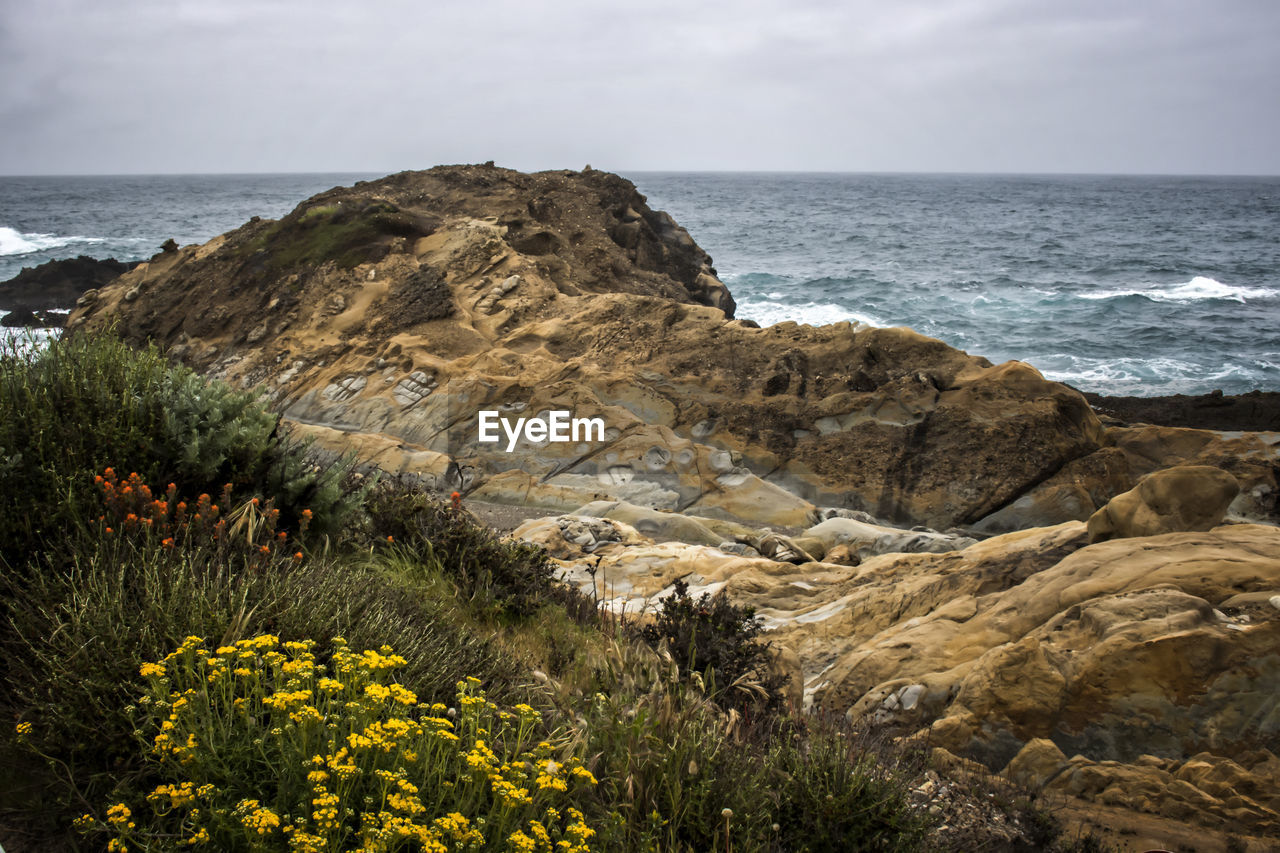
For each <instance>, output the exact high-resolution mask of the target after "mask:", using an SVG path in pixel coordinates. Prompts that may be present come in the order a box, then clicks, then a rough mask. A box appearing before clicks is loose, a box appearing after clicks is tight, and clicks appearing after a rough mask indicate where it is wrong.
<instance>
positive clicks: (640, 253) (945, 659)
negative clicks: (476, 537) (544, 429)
mask: <svg viewBox="0 0 1280 853" xmlns="http://www.w3.org/2000/svg"><path fill="white" fill-rule="evenodd" d="M734 307H735V306H734V302H733V299H732V296H731V295H730V294H729V292H728V290H727V288H725V286H724V285H723V284H722V283H721V282H720V281H719V279H718V278H717V274H716V271H715V269H714V266H713V263H712V259H711V258H710V257H708V256H707V254H706V253H705V252H703V251H702V250H701V249H700V248H699V247H698V246H697V244H696V243H695V242H694V241H693V239H692V238H691V237H690V235H689V234H688V233H687V232H686V231H684V229H682V228H680V227H679V226H678V225H677V224H676V223H675V222H674V221H673V220H672V219H671V218H670V217H669V216H667V215H666V214H664V213H661V212H659V211H653V210H651V209H650V208H649V207H648V206H647V204H646V202H645V199H644V197H643V196H642V195H640V194H639V193H638V192H637V191H636V190H635V188H634V186H632V185H631V184H630V183H629V182H627V181H625V180H624V179H622V178H619V177H617V176H614V175H610V174H607V173H603V172H597V171H583V172H548V173H539V174H536V175H524V174H521V173H518V172H513V171H510V170H506V169H500V168H496V167H493V166H491V165H486V166H455V167H439V168H437V169H432V170H430V171H426V172H417V173H402V174H399V175H393V176H390V177H387V178H384V179H381V180H379V181H373V182H367V183H361V184H357V185H356V186H354V187H351V188H342V189H335V190H331V191H329V192H326V193H322V194H321V195H318V196H315V197H313V198H311V199H308V200H307V201H305V202H303V203H302V204H301V205H299V206H298V208H297V209H295V210H294V211H293V212H292V213H290V214H289V215H288V216H286V217H284V218H283V219H281V220H279V221H268V220H254V221H251V222H249V223H246V224H245V225H244V226H242V227H241V228H239V229H237V230H235V231H232V232H229V233H227V234H225V235H222V236H220V237H217V238H215V239H214V240H211V241H210V242H208V243H206V244H204V245H202V246H188V247H183V248H180V249H178V250H177V251H170V252H166V253H164V254H161V255H158V256H156V258H154V259H153V260H152V261H151V262H149V263H144V264H142V265H140V266H139V267H137V268H136V269H134V270H132V271H130V272H127V273H125V274H124V275H122V276H121V277H120V278H119V279H117V280H115V281H114V282H112V283H111V284H109V285H107V286H105V287H103V288H101V289H99V290H96V291H91V292H89V293H87V294H86V295H85V296H83V297H81V301H80V306H79V308H78V309H77V311H76V312H75V313H74V314H73V315H72V317H71V319H70V321H69V327H70V328H72V329H79V328H85V329H102V328H107V327H113V328H114V329H115V330H116V331H117V333H119V334H121V335H123V336H124V337H125V338H127V339H129V340H131V341H133V342H135V343H143V342H145V341H155V342H157V343H159V344H161V345H162V346H163V347H165V348H166V349H167V351H168V353H169V354H170V356H171V357H172V358H174V359H177V360H181V361H183V362H185V363H187V364H190V365H192V366H194V367H196V368H198V369H199V370H201V371H203V372H205V373H207V374H210V375H213V376H218V377H221V378H224V379H227V380H229V381H232V382H234V383H237V384H241V385H243V386H246V387H250V386H256V387H260V388H262V389H264V391H265V392H266V393H267V394H268V395H269V396H270V397H271V398H272V400H273V401H274V404H275V406H277V407H278V409H279V410H280V411H281V412H283V413H284V416H285V418H286V419H287V420H288V421H289V422H290V423H291V424H292V425H293V426H294V428H296V429H297V430H298V431H299V432H301V433H305V434H309V435H311V436H313V437H315V438H316V439H317V440H318V441H319V443H320V444H321V445H322V446H324V447H328V448H331V449H333V450H336V451H345V450H354V451H356V452H357V453H358V454H359V455H360V457H361V458H362V459H363V460H364V461H366V462H367V463H369V464H372V465H377V466H378V467H380V468H382V469H384V470H386V471H388V472H391V473H393V474H399V475H403V476H405V477H408V478H412V479H416V480H418V481H420V482H422V483H425V484H427V485H429V486H433V487H436V488H439V489H442V490H446V491H450V490H458V491H459V492H461V493H462V494H463V495H464V496H465V498H466V499H468V500H484V501H491V502H495V503H513V504H520V505H522V506H535V507H541V508H545V509H546V510H547V512H548V514H549V515H552V516H554V517H551V518H548V519H543V520H540V521H533V522H530V523H529V524H527V525H526V526H525V527H524V528H522V529H521V530H519V531H517V536H519V537H521V538H524V539H526V540H529V541H533V542H537V543H539V544H542V545H543V546H545V547H546V548H547V549H548V550H549V551H550V552H551V553H552V554H553V555H554V556H555V557H556V558H557V560H558V561H559V564H560V566H561V567H562V569H563V570H564V572H565V573H566V576H567V577H568V578H570V579H571V580H573V581H574V582H577V583H579V584H581V585H582V586H583V587H584V588H589V589H592V590H596V578H597V572H600V573H603V574H605V575H606V576H607V581H608V584H609V593H608V597H609V598H610V604H611V605H612V606H613V607H614V608H615V609H624V608H625V609H640V608H643V607H646V606H649V605H651V604H652V603H653V602H654V600H655V599H656V598H657V597H659V596H660V595H661V594H662V593H663V592H664V591H665V590H668V589H669V588H670V586H671V584H672V583H673V582H674V581H676V580H680V579H688V580H689V581H690V582H691V585H692V586H693V588H694V590H695V591H702V590H707V591H719V590H724V591H725V592H726V593H727V594H728V595H729V596H730V597H731V598H733V599H734V600H737V601H742V602H744V603H749V604H752V605H754V606H756V607H757V608H758V609H759V612H760V613H761V614H762V615H764V616H765V617H766V619H767V620H768V624H769V627H770V629H771V631H770V634H771V636H772V637H773V639H774V640H775V642H776V643H777V645H778V646H779V647H780V648H781V649H782V650H783V655H782V657H781V661H780V664H781V665H782V666H783V667H784V668H785V669H786V670H787V672H788V674H789V676H790V678H791V679H792V694H793V698H794V699H795V700H796V701H797V702H798V703H802V704H804V705H806V706H808V707H812V708H817V709H821V710H825V711H832V712H837V713H843V714H847V715H848V716H849V717H850V718H851V719H857V720H864V721H867V722H873V723H875V724H876V725H880V726H885V727H889V728H891V729H892V730H894V731H897V732H899V733H901V734H903V735H904V736H907V737H913V738H917V739H921V740H927V741H928V742H929V743H931V744H933V745H937V746H941V747H943V748H945V749H947V750H949V751H952V752H954V753H955V754H957V755H961V756H964V757H967V758H971V759H974V760H977V761H980V762H982V763H984V764H985V765H986V766H987V767H989V768H990V769H992V770H997V771H998V770H1004V771H1005V772H1006V773H1008V774H1009V775H1010V776H1013V777H1015V778H1018V779H1019V780H1021V781H1024V782H1027V783H1030V784H1032V785H1036V786H1042V787H1046V788H1048V789H1050V790H1058V791H1064V792H1067V793H1070V794H1073V795H1078V796H1084V797H1091V798H1095V799H1096V800H1098V801H1100V802H1106V803H1112V804H1116V805H1123V806H1126V807H1130V808H1135V809H1141V810H1146V811H1151V812H1156V813H1159V814H1163V815H1165V816H1169V817H1178V818H1194V819H1198V820H1202V821H1205V822H1208V823H1210V824H1212V825H1220V824H1221V825H1226V824H1230V825H1231V826H1237V827H1240V828H1241V829H1242V830H1247V831H1250V832H1255V833H1260V834H1262V833H1267V832H1273V831H1276V830H1280V801H1278V800H1277V799H1276V797H1275V795H1274V792H1275V791H1276V790H1280V759H1278V758H1277V757H1276V754H1277V752H1280V745H1278V744H1277V739H1278V737H1280V718H1277V716H1276V713H1277V712H1276V708H1275V704H1274V696H1275V695H1277V693H1278V692H1280V656H1278V655H1277V652H1276V648H1277V643H1276V639H1277V631H1280V560H1277V559H1276V557H1275V555H1276V554H1277V553H1280V532H1278V531H1277V529H1276V527H1275V526H1274V523H1275V521H1276V519H1277V494H1278V493H1277V470H1278V469H1277V438H1276V436H1275V435H1274V434H1269V433H1247V432H1246V433H1222V432H1215V431H1211V430H1198V429H1185V428H1175V427H1164V426H1155V425H1144V424H1134V425H1128V424H1121V423H1119V422H1115V421H1109V422H1108V423H1107V424H1104V422H1103V421H1102V420H1100V419H1099V417H1098V415H1097V414H1096V413H1095V412H1094V410H1093V409H1092V408H1091V407H1090V405H1089V403H1088V402H1087V401H1086V400H1085V399H1084V398H1083V397H1082V396H1081V395H1080V394H1078V393H1076V392H1075V391H1074V390H1072V389H1071V388H1068V387H1066V386H1064V385H1061V384H1058V383H1054V382H1050V381H1048V380H1046V379H1044V378H1043V377H1042V376H1041V375H1040V374H1039V373H1038V372H1037V371H1035V370H1034V369H1033V368H1031V367H1030V366H1028V365H1025V364H1022V363H1019V362H1008V363H1005V364H1000V365H993V364H991V363H990V362H988V361H986V360H985V359H982V358H979V357H975V356H970V355H968V354H966V353H964V352H961V351H959V350H956V349H953V348H951V347H949V346H947V345H946V344H944V343H942V342H941V341H937V340H934V339H931V338H927V337H924V336H921V335H919V334H917V333H915V332H912V331H910V330H908V329H901V328H896V329H878V328H871V327H866V326H860V325H854V324H849V323H841V324H836V325H832V326H825V327H820V328H814V327H810V326H801V325H797V324H794V323H783V324H779V325H776V326H772V327H769V328H764V329H761V328H757V327H755V324H753V323H750V322H749V321H743V320H739V319H735V318H734ZM482 410H492V411H497V412H502V413H506V414H509V415H511V416H512V417H516V416H522V415H523V416H533V415H542V414H545V413H548V412H551V411H570V412H572V414H573V416H574V417H578V418H600V419H601V420H602V421H603V424H604V427H605V428H604V434H603V437H602V440H601V441H596V442H586V441H584V442H563V443H554V442H547V441H538V440H530V439H523V440H520V441H517V442H516V443H515V446H514V448H513V449H512V451H511V452H508V451H507V445H506V442H505V441H502V442H497V443H486V442H482V441H480V440H479V437H480V433H479V422H478V417H479V412H480V411H482ZM1214 472H1217V473H1214ZM1219 475H1221V476H1226V477H1227V479H1228V480H1230V481H1232V482H1231V483H1230V484H1228V485H1229V488H1224V489H1218V490H1216V491H1215V490H1214V489H1211V488H1209V487H1208V486H1206V487H1205V488H1204V489H1202V490H1201V489H1200V486H1199V485H1195V484H1201V483H1209V484H1210V485H1212V484H1213V483H1215V482H1217V481H1216V480H1214V477H1215V476H1219ZM1161 476H1165V477H1173V478H1174V480H1171V481H1169V482H1173V481H1176V482H1179V483H1183V482H1190V483H1192V484H1193V485H1191V486H1181V485H1180V486H1177V487H1176V488H1175V487H1172V486H1169V487H1165V488H1158V487H1156V486H1155V485H1153V486H1149V487H1147V489H1146V491H1145V492H1143V493H1142V495H1141V496H1137V495H1138V491H1137V490H1136V487H1139V486H1140V485H1141V484H1142V483H1143V482H1153V483H1156V484H1157V485H1158V483H1159V482H1161V481H1160V480H1159V479H1155V480H1153V479H1152V478H1159V477H1161ZM1201 501H1207V502H1208V504H1210V505H1211V506H1212V511H1211V512H1209V513H1208V514H1207V515H1206V514H1203V513H1202V514H1200V515H1197V514H1196V513H1193V512H1191V511H1190V508H1191V504H1193V503H1195V504H1197V505H1199V502H1201ZM1139 504H1140V506H1139ZM1139 509H1141V512H1142V513H1145V514H1144V515H1143V516H1142V517H1143V518H1151V519H1155V520H1154V521H1152V522H1150V524H1149V525H1148V526H1147V527H1144V528H1142V529H1138V528H1136V527H1133V526H1132V525H1131V524H1130V520H1131V519H1132V518H1134V517H1135V515H1136V514H1138V510H1139ZM575 511H576V514H574V515H567V513H572V512H575ZM561 513H565V514H566V515H560V514H561ZM675 513H680V515H676V514H675ZM1099 513H1101V514H1102V515H1098V514H1099ZM1094 517H1098V518H1105V519H1108V520H1107V522H1106V525H1103V523H1102V522H1100V521H1099V522H1092V521H1090V519H1091V518H1094ZM1224 520H1226V521H1230V522H1235V523H1230V524H1220V522H1223V521H1224ZM1086 522H1089V523H1088V524H1086ZM1243 522H1255V523H1243ZM1107 525H1109V526H1107ZM1126 525H1129V526H1126ZM912 526H922V527H926V528H930V529H929V530H915V531H911V530H906V529H904V528H909V527H912ZM1104 526H1106V529H1107V530H1108V531H1110V533H1109V534H1108V535H1107V536H1103V535H1100V534H1097V532H1096V531H1097V530H1098V529H1101V528H1102V527H1104ZM766 527H773V528H786V529H785V530H766V529H764V528H766ZM801 529H804V532H800V530H801ZM936 531H945V532H943V533H938V532H936ZM787 534H790V535H787ZM986 537H990V538H986ZM976 539H985V541H981V542H975V540H976ZM588 568H590V569H591V571H590V572H587V569H588ZM1188 662H1190V663H1188ZM1069 756H1076V757H1074V758H1071V757H1069ZM1174 782H1177V783H1179V784H1174ZM1135 792H1136V793H1135Z"/></svg>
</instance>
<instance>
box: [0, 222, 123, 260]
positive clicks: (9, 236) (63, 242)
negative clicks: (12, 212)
mask: <svg viewBox="0 0 1280 853" xmlns="http://www.w3.org/2000/svg"><path fill="white" fill-rule="evenodd" d="M102 242H104V240H103V238H101V237H81V236H79V235H73V236H71V237H59V236H58V235H56V234H38V233H36V232H23V231H17V230H15V229H13V228H9V227H8V226H5V225H0V256H9V255H29V254H31V253H32V252H42V251H44V250H46V249H59V248H61V247H63V246H68V245H70V244H72V243H102Z"/></svg>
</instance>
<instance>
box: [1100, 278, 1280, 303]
mask: <svg viewBox="0 0 1280 853" xmlns="http://www.w3.org/2000/svg"><path fill="white" fill-rule="evenodd" d="M1078 295H1079V297H1080V298H1081V299H1119V298H1122V297H1125V296H1141V297H1144V298H1146V299H1150V300H1151V301H1152V302H1177V303H1183V304H1185V303H1188V302H1200V301H1203V300H1206V299H1225V300H1228V301H1231V302H1244V301H1245V300H1246V299H1262V298H1266V297H1269V296H1280V291H1275V290H1271V289H1269V288H1265V287H1238V286H1234V285H1230V284H1223V283H1222V282H1220V281H1217V280H1215V279H1212V278H1209V277H1208V276H1204V275H1198V276H1196V277H1195V278H1193V279H1191V281H1188V282H1186V283H1185V284H1177V285H1173V286H1170V287H1160V286H1156V287H1149V288H1145V289H1141V290H1098V291H1094V292H1093V293H1081V294H1078Z"/></svg>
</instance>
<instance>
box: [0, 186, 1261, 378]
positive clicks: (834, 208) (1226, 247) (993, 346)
mask: <svg viewBox="0 0 1280 853" xmlns="http://www.w3.org/2000/svg"><path fill="white" fill-rule="evenodd" d="M376 177H378V176H377V175H372V174H363V173H350V174H296V175H164V176H97V177H0V281H4V280H7V279H9V278H10V277H12V276H13V275H15V274H17V272H18V271H19V270H20V269H21V268H22V267H27V266H34V265H36V264H39V263H42V262H44V261H47V260H51V259H54V258H66V257H74V256H76V255H82V254H83V255H90V256H93V257H100V258H105V257H114V258H117V259H120V260H136V259H143V258H147V257H150V256H151V255H153V254H154V253H155V252H156V251H158V249H159V247H160V244H161V243H162V242H164V241H165V240H166V239H169V238H173V239H175V240H177V241H178V243H180V244H188V243H198V242H203V241H205V240H208V239H209V238H211V237H214V236H216V235H217V234H220V233H222V232H224V231H227V230H229V229H231V228H235V227H237V226H239V225H241V224H242V223H244V222H245V221H246V220H247V219H248V218H249V217H251V216H262V217H267V218H275V217H279V216H281V215H283V214H285V213H287V212H288V211H289V210H291V209H292V208H293V207H294V206H296V205H297V204H298V203H299V202H301V201H303V200H304V199H306V198H307V197H309V196H311V195H313V194H315V193H317V192H320V191H322V190H326V189H329V188H330V187H333V186H338V185H349V184H351V183H353V182H354V181H357V180H366V179H372V178H376ZM626 177H628V178H630V179H631V180H633V181H634V182H635V183H636V185H637V187H638V188H639V189H640V191H641V192H642V193H644V194H645V195H646V196H647V197H648V200H649V204H650V206H651V207H654V208H657V209H662V210H666V211H667V212H669V213H670V214H671V215H672V216H673V217H674V218H675V220H676V221H677V222H679V223H680V224H681V225H683V226H684V227H685V228H687V229H688V231H689V232H690V234H692V235H693V238H694V239H695V240H696V241H697V242H698V243H699V245H701V246H702V247H703V248H704V249H705V250H706V251H707V252H708V253H709V254H710V255H711V256H712V258H713V259H714V263H715V266H716V269H717V271H718V272H719V275H720V278H721V280H723V281H724V282H725V284H727V285H728V287H729V289H730V291H731V292H732V293H733V295H734V297H735V299H736V300H737V303H738V316H740V317H746V318H750V319H753V320H755V321H757V322H759V323H760V324H762V325H772V324H775V323H780V322H784V321H794V322H798V323H809V324H814V325H817V324H823V323H830V322H834V321H839V320H854V321H859V322H863V323H868V324H871V325H875V326H908V327H910V328H913V329H915V330H917V331H919V332H921V333H923V334H926V335H930V336H932V337H936V338H939V339H941V340H943V341H945V342H947V343H948V344H951V345H952V346H955V347H959V348H961V349H964V350H966V351H968V352H969V353H971V354H975V355H981V356H985V357H986V358H988V359H990V360H991V361H992V362H995V363H999V362H1002V361H1006V360H1009V359H1018V360H1021V361H1025V362H1028V363H1030V364H1032V365H1034V366H1035V367H1036V368H1038V369H1039V370H1040V371H1041V372H1042V373H1043V374H1044V375H1045V376H1047V377H1049V378H1051V379H1056V380H1060V381H1063V382H1067V383H1069V384H1071V385H1073V386H1074V387H1076V388H1079V389H1081V390H1085V391H1096V392H1099V393H1104V394H1126V395H1137V396H1154V395H1162V394H1175V393H1185V394H1202V393H1208V392H1211V391H1214V390H1222V391H1223V392H1225V393H1229V394H1233V393H1242V392H1246V391H1250V390H1253V389H1261V390H1268V391H1277V390H1280V177H1168V176H1114V175H1106V176H1100V175H946V174H942V175H929V174H819V173H776V174H774V173H724V172H706V173H667V172H636V173H626Z"/></svg>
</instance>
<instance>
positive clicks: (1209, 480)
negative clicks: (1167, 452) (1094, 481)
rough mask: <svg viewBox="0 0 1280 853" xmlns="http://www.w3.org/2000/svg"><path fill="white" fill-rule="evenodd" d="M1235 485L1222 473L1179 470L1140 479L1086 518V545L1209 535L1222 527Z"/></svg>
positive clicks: (1196, 467)
mask: <svg viewBox="0 0 1280 853" xmlns="http://www.w3.org/2000/svg"><path fill="white" fill-rule="evenodd" d="M1239 493H1240V486H1239V484H1238V483H1236V479H1235V477H1232V476H1231V475H1230V474H1228V473H1227V472H1226V471H1223V470H1222V469H1220V468H1213V467H1211V466H1208V465H1179V466H1176V467H1173V468H1165V469H1164V470H1161V471H1157V472H1155V473H1153V474H1151V475H1149V476H1148V477H1146V478H1145V479H1144V480H1143V481H1142V482H1141V483H1139V484H1138V485H1137V486H1136V487H1134V488H1132V489H1130V490H1129V491H1127V492H1124V493H1123V494H1119V495H1116V496H1115V497H1114V498H1112V499H1111V500H1110V501H1109V502H1108V503H1107V505H1106V506H1104V507H1102V509H1100V510H1098V511H1097V512H1095V513H1094V514H1093V515H1092V516H1090V517H1089V541H1090V542H1103V541H1106V540H1107V539H1117V538H1121V537H1125V536H1157V535H1159V534H1161V533H1175V532H1180V531H1187V530H1210V529H1212V528H1213V527H1214V526H1215V525H1217V524H1220V523H1221V522H1222V519H1223V516H1225V515H1226V513H1227V507H1229V506H1230V505H1231V502H1232V501H1233V500H1235V498H1236V495H1238V494H1239Z"/></svg>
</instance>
